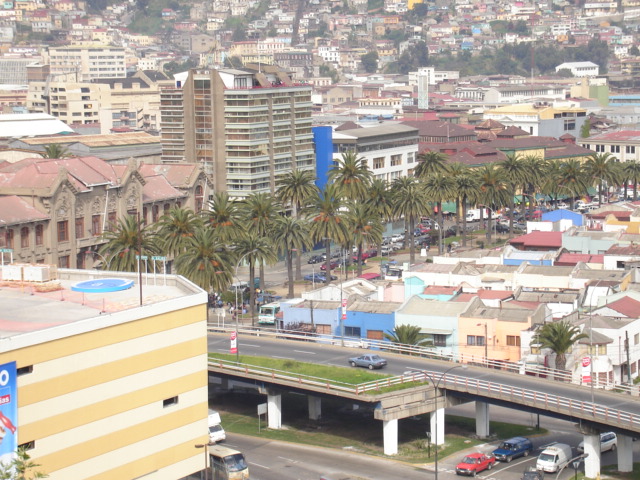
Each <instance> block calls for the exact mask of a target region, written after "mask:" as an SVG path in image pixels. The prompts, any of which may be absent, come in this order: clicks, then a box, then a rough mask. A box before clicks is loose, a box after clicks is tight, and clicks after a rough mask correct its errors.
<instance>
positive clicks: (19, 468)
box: [0, 446, 49, 480]
mask: <svg viewBox="0 0 640 480" xmlns="http://www.w3.org/2000/svg"><path fill="white" fill-rule="evenodd" d="M40 466H41V465H40V464H39V463H36V462H34V461H33V460H31V457H30V456H29V454H28V453H27V448H26V447H23V446H19V447H18V450H17V451H16V452H15V455H13V456H12V457H11V458H10V459H9V460H6V461H3V462H0V479H2V480H5V479H6V480H13V479H15V480H27V479H29V480H35V479H36V478H47V477H48V476H49V475H47V474H46V473H44V472H41V471H40V470H35V469H37V468H39V467H40Z"/></svg>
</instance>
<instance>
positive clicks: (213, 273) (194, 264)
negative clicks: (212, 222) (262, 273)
mask: <svg viewBox="0 0 640 480" xmlns="http://www.w3.org/2000/svg"><path fill="white" fill-rule="evenodd" d="M233 258H234V257H233V255H232V253H231V252H230V251H229V250H228V248H227V246H226V245H225V244H223V243H221V242H220V240H219V239H218V237H216V236H215V235H214V234H213V231H212V230H211V229H208V228H205V227H204V226H200V227H198V228H196V229H195V230H194V232H193V234H191V235H189V236H188V237H186V239H185V241H184V250H183V251H181V252H180V254H179V255H178V257H177V258H176V271H177V272H178V274H179V275H183V276H184V277H186V278H188V279H189V280H191V281H192V282H193V283H195V284H196V285H198V286H199V287H200V288H202V289H203V290H206V291H208V292H212V291H215V292H223V291H225V290H226V289H227V288H228V287H229V285H230V284H231V283H232V281H233Z"/></svg>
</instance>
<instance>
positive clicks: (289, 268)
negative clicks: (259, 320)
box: [276, 250, 297, 321]
mask: <svg viewBox="0 0 640 480" xmlns="http://www.w3.org/2000/svg"><path fill="white" fill-rule="evenodd" d="M296 253H297V252H296ZM287 278H288V279H289V294H288V296H287V298H293V297H294V292H293V255H292V252H291V250H287ZM276 321H277V320H276Z"/></svg>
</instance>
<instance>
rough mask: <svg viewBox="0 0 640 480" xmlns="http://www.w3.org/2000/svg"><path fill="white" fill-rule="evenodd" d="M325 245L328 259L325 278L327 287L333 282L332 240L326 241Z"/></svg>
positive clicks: (325, 264)
mask: <svg viewBox="0 0 640 480" xmlns="http://www.w3.org/2000/svg"><path fill="white" fill-rule="evenodd" d="M324 244H325V252H327V259H326V260H325V261H324V268H325V276H324V277H325V278H324V283H326V284H327V285H328V284H329V283H330V282H331V268H330V267H331V240H329V239H326V240H325V241H324Z"/></svg>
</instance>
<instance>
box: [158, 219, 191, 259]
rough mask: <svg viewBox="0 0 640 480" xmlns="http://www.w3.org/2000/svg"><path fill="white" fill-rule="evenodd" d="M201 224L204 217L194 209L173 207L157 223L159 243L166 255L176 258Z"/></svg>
mask: <svg viewBox="0 0 640 480" xmlns="http://www.w3.org/2000/svg"><path fill="white" fill-rule="evenodd" d="M201 226H202V219H201V218H200V217H199V216H198V215H196V214H195V213H194V212H193V210H189V209H188V208H180V207H175V208H172V209H171V210H170V211H169V213H168V214H166V215H163V216H162V217H161V218H160V221H159V222H158V224H157V229H158V230H157V234H158V245H159V247H160V249H161V250H162V252H164V253H165V254H166V255H170V256H172V257H173V258H176V257H177V256H178V255H179V254H180V253H182V252H183V251H184V250H185V249H186V246H187V244H188V243H189V239H190V238H191V237H193V235H194V234H195V231H196V230H197V229H198V228H200V227H201Z"/></svg>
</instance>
